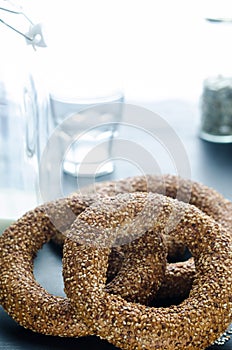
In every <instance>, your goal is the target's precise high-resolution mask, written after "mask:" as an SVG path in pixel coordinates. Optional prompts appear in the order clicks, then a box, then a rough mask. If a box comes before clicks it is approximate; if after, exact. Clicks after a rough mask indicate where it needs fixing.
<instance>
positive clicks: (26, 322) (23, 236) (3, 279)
mask: <svg viewBox="0 0 232 350" xmlns="http://www.w3.org/2000/svg"><path fill="white" fill-rule="evenodd" d="M92 201H93V199H92V198H90V197H88V198H85V199H84V198H81V197H80V196H76V197H72V198H71V199H70V198H67V199H61V200H57V201H54V202H51V203H47V204H45V205H42V206H40V207H38V208H36V209H35V210H32V211H30V212H28V213H26V214H25V215H24V216H23V217H22V218H20V219H19V220H18V221H17V222H15V223H14V224H12V225H11V226H10V227H9V228H8V229H7V230H5V231H4V233H3V234H2V236H1V237H0V304H1V305H2V306H3V308H4V309H5V310H6V311H7V313H8V314H9V315H10V316H11V317H12V318H13V319H14V320H15V321H17V322H18V323H19V324H20V325H21V326H23V327H25V328H29V329H31V330H33V331H36V332H39V333H43V334H49V335H57V336H68V337H80V336H86V335H90V334H91V332H90V331H89V327H88V326H86V324H85V323H84V322H82V319H81V318H80V317H79V315H78V313H77V312H76V311H75V312H74V310H73V308H72V307H71V305H70V302H69V300H68V299H67V298H62V297H58V296H54V295H51V294H50V293H48V292H47V291H46V290H45V289H44V288H43V287H42V286H41V285H40V284H39V283H38V282H37V281H36V280H35V277H34V275H33V259H34V257H35V256H36V254H37V252H38V250H39V249H40V248H42V246H43V245H44V244H45V243H46V242H48V241H49V240H50V239H51V238H52V237H53V236H54V235H55V234H56V233H57V230H58V229H61V230H65V229H67V228H68V227H69V226H70V224H71V223H72V221H73V216H78V215H79V214H80V213H81V212H82V211H83V210H85V209H86V208H87V207H88V206H89V205H90V204H91V203H92ZM74 214H75V215H74ZM137 243H139V246H138V247H139V249H138V247H137ZM156 243H157V244H156V245H154V244H153V239H152V237H150V238H149V237H147V238H146V237H141V238H139V239H138V242H132V244H131V251H130V249H128V252H127V254H126V255H125V256H124V258H125V259H126V261H127V264H128V266H127V270H126V271H124V270H123V269H121V270H120V271H119V273H118V275H117V277H118V280H117V285H116V287H117V293H120V290H121V293H122V295H123V296H124V297H127V298H128V299H129V300H130V298H132V299H133V300H138V301H140V302H143V301H144V300H143V299H144V298H145V299H146V300H147V297H148V296H149V293H151V292H152V291H153V289H154V288H155V289H158V288H159V286H160V284H161V281H162V279H163V277H164V273H165V267H166V255H167V251H166V247H165V245H164V244H163V240H162V237H161V235H160V236H159V237H158V236H157V240H156ZM141 248H142V250H141ZM142 252H143V253H142ZM128 272H129V274H128ZM140 272H141V280H140V286H139V285H138V284H137V289H133V288H131V289H130V290H125V289H124V280H126V281H127V283H128V281H129V280H130V281H133V280H134V277H135V275H137V274H138V273H140ZM123 276H124V277H123ZM119 279H120V280H119ZM120 286H121V289H120Z"/></svg>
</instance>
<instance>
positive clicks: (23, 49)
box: [0, 23, 49, 230]
mask: <svg viewBox="0 0 232 350" xmlns="http://www.w3.org/2000/svg"><path fill="white" fill-rule="evenodd" d="M0 25H1V30H0V43H1V65H0V177H1V181H0V230H3V229H4V228H5V227H6V226H8V224H9V223H10V222H12V221H13V220H15V219H17V218H18V217H20V216H21V215H23V214H24V213H25V212H26V211H28V210H29V209H32V208H33V207H35V206H36V205H37V204H38V188H37V186H38V162H39V158H40V154H41V151H42V148H43V147H44V143H45V140H47V121H48V119H49V105H48V99H47V94H46V92H45V91H44V90H43V87H42V84H41V83H40V82H39V80H38V79H37V77H38V76H37V75H36V74H34V73H33V65H34V56H35V55H36V52H35V51H34V50H33V48H32V47H31V46H27V45H26V42H25V39H24V38H23V37H22V36H19V35H18V34H17V33H16V32H15V31H12V30H10V28H8V27H7V26H4V25H3V24H2V23H0Z"/></svg>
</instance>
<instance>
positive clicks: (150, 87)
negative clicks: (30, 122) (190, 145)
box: [22, 0, 232, 101]
mask: <svg viewBox="0 0 232 350" xmlns="http://www.w3.org/2000/svg"><path fill="white" fill-rule="evenodd" d="M22 3H23V5H24V9H25V11H26V12H27V13H29V14H30V15H31V16H32V18H33V19H35V21H42V22H43V23H44V28H45V35H46V39H47V44H48V47H47V48H46V49H45V50H43V52H42V50H40V52H38V56H39V59H40V65H41V66H42V68H43V71H44V72H45V77H46V80H47V84H48V86H49V89H53V90H54V89H55V90H59V92H60V93H61V94H66V95H69V96H77V95H81V96H83V95H85V96H91V95H94V94H96V93H97V94H101V92H102V93H104V91H109V90H111V89H115V88H120V89H122V90H123V91H124V92H125V95H126V98H127V99H128V100H143V101H146V100H151V99H152V100H158V99H166V98H185V99H191V100H192V99H196V98H198V96H199V94H200V93H201V89H202V81H203V79H204V78H205V77H206V76H208V75H209V74H210V73H211V72H214V71H215V72H216V71H217V70H218V69H221V68H220V67H222V66H223V68H224V66H225V64H222V63H221V62H222V51H223V50H224V48H225V47H224V46H223V47H222V48H221V46H220V47H219V46H218V45H221V44H222V45H225V46H226V47H227V50H228V47H229V46H228V45H226V41H227V39H226V36H227V37H228V34H229V35H230V41H231V37H232V24H230V25H228V26H227V28H226V29H223V30H224V34H223V35H222V33H221V32H220V29H219V31H218V27H217V28H216V29H214V32H213V34H212V29H209V24H207V23H206V22H205V20H204V16H205V15H206V16H210V15H211V14H212V15H215V14H216V16H219V17H220V16H226V17H232V4H231V1H225V0H224V1H223V0H220V1H214V0H210V1H206V0H203V1H193V0H189V1H186V0H176V1H174V0H66V1H61V0H24V1H23V2H22ZM217 26H218V24H217ZM219 26H220V24H219ZM217 35H219V38H217ZM218 42H220V43H221V44H218ZM230 47H231V45H230ZM229 50H230V51H231V49H229ZM212 52H213V54H212ZM231 58H232V55H231ZM230 61H231V60H230ZM220 65H221V66H220ZM231 71H232V64H231Z"/></svg>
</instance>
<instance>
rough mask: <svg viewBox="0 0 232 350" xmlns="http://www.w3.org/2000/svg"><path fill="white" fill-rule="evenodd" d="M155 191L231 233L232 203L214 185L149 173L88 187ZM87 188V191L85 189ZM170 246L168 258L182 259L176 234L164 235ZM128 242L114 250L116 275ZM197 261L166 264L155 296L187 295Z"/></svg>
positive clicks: (113, 191) (109, 190)
mask: <svg viewBox="0 0 232 350" xmlns="http://www.w3.org/2000/svg"><path fill="white" fill-rule="evenodd" d="M136 191H140V192H152V193H159V194H163V195H165V196H168V197H171V198H176V199H178V200H180V201H183V202H186V203H190V204H192V205H195V206H196V207H197V208H199V209H201V210H202V211H203V212H204V213H206V214H207V215H209V216H211V217H212V218H213V219H214V220H215V221H217V222H218V223H220V224H222V225H223V227H224V228H225V229H226V230H228V231H229V232H230V233H231V236H232V203H231V202H230V201H229V200H228V199H226V198H224V197H223V196H222V195H221V194H220V193H218V192H217V191H216V190H214V189H213V188H210V187H207V186H205V185H203V184H202V183H199V182H196V181H192V180H189V179H184V178H181V177H179V176H175V175H170V174H166V175H146V176H134V177H129V178H125V179H121V180H117V181H108V182H100V183H95V184H94V187H92V188H90V187H88V188H86V192H87V193H88V194H91V193H97V194H98V195H100V196H105V195H108V196H114V195H117V194H120V193H133V192H136ZM84 192H85V191H84ZM164 238H166V244H167V246H168V257H169V261H172V260H175V261H178V260H179V259H182V256H183V254H184V252H185V247H184V245H183V244H182V243H180V242H178V241H177V239H176V237H174V238H173V237H172V236H170V235H164ZM126 250H127V246H126V245H125V246H123V247H121V249H120V253H118V254H116V253H115V254H114V259H113V264H112V265H111V266H112V270H111V273H112V276H111V278H113V277H114V276H115V275H116V274H117V272H118V271H119V269H120V267H121V262H122V261H123V256H124V253H125V251H126ZM194 273H195V267H194V261H193V260H190V261H186V262H180V263H174V264H173V263H172V264H167V270H166V273H165V278H164V280H163V283H162V285H161V288H160V289H159V291H158V293H156V291H154V293H153V298H155V299H156V300H162V299H167V298H176V297H185V296H187V295H188V294H189V291H190V289H191V285H192V281H193V279H194Z"/></svg>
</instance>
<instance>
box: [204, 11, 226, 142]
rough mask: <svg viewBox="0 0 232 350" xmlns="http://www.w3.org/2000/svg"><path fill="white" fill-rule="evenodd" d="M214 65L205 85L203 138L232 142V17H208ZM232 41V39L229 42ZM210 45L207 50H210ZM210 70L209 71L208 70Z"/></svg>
mask: <svg viewBox="0 0 232 350" xmlns="http://www.w3.org/2000/svg"><path fill="white" fill-rule="evenodd" d="M207 22H208V25H209V26H211V27H210V28H209V31H208V35H209V41H210V43H211V47H212V46H213V48H212V50H211V52H208V57H212V62H214V63H215V67H214V66H213V63H212V62H209V63H208V65H209V67H210V69H211V70H209V75H208V77H206V78H205V80H204V83H203V92H202V96H201V128H200V137H201V138H202V139H204V140H207V141H211V142H219V143H230V142H232V53H231V48H230V46H231V45H230V40H231V37H232V18H231V19H230V18H208V19H207ZM230 34H231V36H230ZM229 39H230V40H229ZM207 45H208V43H207V42H206V49H207V48H209V46H207ZM206 71H207V68H206Z"/></svg>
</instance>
